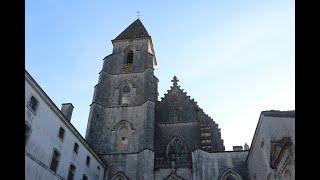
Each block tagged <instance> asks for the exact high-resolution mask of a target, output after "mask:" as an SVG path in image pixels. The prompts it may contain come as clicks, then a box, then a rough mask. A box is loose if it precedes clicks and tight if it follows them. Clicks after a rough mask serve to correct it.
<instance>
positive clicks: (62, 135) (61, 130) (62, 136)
mask: <svg viewBox="0 0 320 180" xmlns="http://www.w3.org/2000/svg"><path fill="white" fill-rule="evenodd" d="M64 132H65V131H64V129H63V128H62V127H60V129H59V138H61V139H62V140H63V138H64Z"/></svg>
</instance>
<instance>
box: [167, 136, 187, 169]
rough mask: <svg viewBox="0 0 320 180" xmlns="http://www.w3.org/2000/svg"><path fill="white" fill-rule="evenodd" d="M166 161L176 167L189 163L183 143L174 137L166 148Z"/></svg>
mask: <svg viewBox="0 0 320 180" xmlns="http://www.w3.org/2000/svg"><path fill="white" fill-rule="evenodd" d="M166 151H167V152H166V155H167V160H169V161H170V162H174V163H175V164H177V165H183V164H187V163H189V159H188V151H187V147H186V144H185V142H184V141H182V140H181V139H180V138H177V137H174V138H173V139H172V140H171V141H170V143H169V144H168V146H167V150H166Z"/></svg>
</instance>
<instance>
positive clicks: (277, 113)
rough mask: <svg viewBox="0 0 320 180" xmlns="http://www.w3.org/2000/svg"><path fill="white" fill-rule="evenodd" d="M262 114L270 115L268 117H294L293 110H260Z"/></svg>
mask: <svg viewBox="0 0 320 180" xmlns="http://www.w3.org/2000/svg"><path fill="white" fill-rule="evenodd" d="M261 113H262V114H263V115H264V116H270V117H293V118H294V117H295V110H292V111H276V110H270V111H262V112H261Z"/></svg>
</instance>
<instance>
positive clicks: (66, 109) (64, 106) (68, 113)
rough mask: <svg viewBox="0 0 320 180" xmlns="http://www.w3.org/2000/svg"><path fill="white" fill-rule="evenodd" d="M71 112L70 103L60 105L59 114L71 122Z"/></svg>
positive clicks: (71, 106)
mask: <svg viewBox="0 0 320 180" xmlns="http://www.w3.org/2000/svg"><path fill="white" fill-rule="evenodd" d="M72 111H73V105H72V104H71V103H64V104H62V106H61V112H62V114H63V115H64V116H65V117H66V118H67V120H68V121H70V120H71V116H72Z"/></svg>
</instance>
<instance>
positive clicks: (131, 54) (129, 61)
mask: <svg viewBox="0 0 320 180" xmlns="http://www.w3.org/2000/svg"><path fill="white" fill-rule="evenodd" d="M126 63H127V64H132V63H133V51H131V50H130V51H129V52H128V54H127V61H126Z"/></svg>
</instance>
